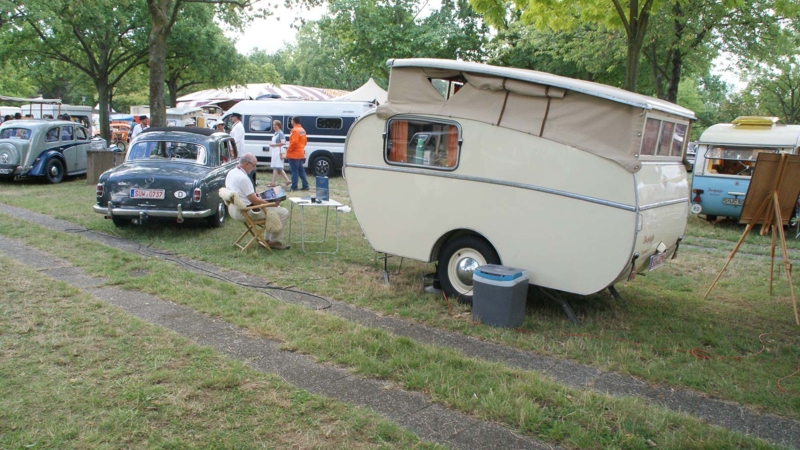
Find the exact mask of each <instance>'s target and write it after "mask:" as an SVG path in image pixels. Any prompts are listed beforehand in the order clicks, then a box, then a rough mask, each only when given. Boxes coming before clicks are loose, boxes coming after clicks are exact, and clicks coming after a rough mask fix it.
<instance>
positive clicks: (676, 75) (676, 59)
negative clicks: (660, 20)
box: [666, 1, 685, 103]
mask: <svg viewBox="0 0 800 450" xmlns="http://www.w3.org/2000/svg"><path fill="white" fill-rule="evenodd" d="M672 14H673V17H675V19H674V25H675V36H674V37H673V40H672V42H673V44H672V45H674V46H675V48H673V49H672V60H671V61H668V64H670V69H671V70H670V74H669V85H668V87H667V99H666V100H667V101H669V102H672V103H675V102H676V101H677V100H678V83H680V81H681V70H682V69H683V50H682V49H681V48H680V42H681V41H682V40H683V29H684V28H685V25H684V23H683V20H684V18H683V8H681V4H680V2H677V1H676V2H675V4H674V5H673V6H672Z"/></svg>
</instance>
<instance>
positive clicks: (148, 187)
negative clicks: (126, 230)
mask: <svg viewBox="0 0 800 450" xmlns="http://www.w3.org/2000/svg"><path fill="white" fill-rule="evenodd" d="M237 161H238V158H237V156H236V144H235V143H234V141H233V139H232V138H231V137H230V135H228V134H227V133H222V132H217V131H214V130H209V129H206V128H181V127H167V128H150V129H148V130H146V131H144V132H142V133H141V134H139V135H138V136H136V138H135V139H134V140H133V141H132V142H131V145H130V147H129V148H128V154H127V155H126V157H125V162H124V163H123V164H121V165H119V166H117V167H115V168H113V169H111V170H109V171H107V172H105V173H103V174H102V175H100V179H99V182H98V183H97V204H96V205H94V212H96V213H98V214H103V215H104V216H105V218H106V219H111V220H113V221H114V225H116V226H118V227H122V226H127V225H130V224H131V223H132V221H136V223H139V224H141V223H144V222H145V221H146V220H147V219H148V218H151V217H159V218H174V219H175V220H176V221H177V222H178V223H181V222H183V221H184V220H185V219H200V220H204V221H206V222H207V223H208V225H209V226H211V227H220V226H222V224H223V223H224V221H225V212H226V210H225V205H224V204H223V203H222V201H221V200H220V198H219V194H218V191H219V188H221V187H224V186H225V176H226V175H227V174H228V171H230V170H231V169H233V168H234V167H236V164H237Z"/></svg>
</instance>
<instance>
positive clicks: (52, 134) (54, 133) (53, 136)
mask: <svg viewBox="0 0 800 450" xmlns="http://www.w3.org/2000/svg"><path fill="white" fill-rule="evenodd" d="M44 141H45V142H58V127H56V128H50V129H49V130H47V134H46V135H45V136H44Z"/></svg>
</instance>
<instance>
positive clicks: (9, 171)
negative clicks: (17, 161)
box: [0, 169, 14, 173]
mask: <svg viewBox="0 0 800 450" xmlns="http://www.w3.org/2000/svg"><path fill="white" fill-rule="evenodd" d="M13 171H14V169H0V173H11V172H13Z"/></svg>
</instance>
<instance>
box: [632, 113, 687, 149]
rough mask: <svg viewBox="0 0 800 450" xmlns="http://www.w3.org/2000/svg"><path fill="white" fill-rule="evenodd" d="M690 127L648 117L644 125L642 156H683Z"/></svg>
mask: <svg viewBox="0 0 800 450" xmlns="http://www.w3.org/2000/svg"><path fill="white" fill-rule="evenodd" d="M687 130H688V125H686V124H683V123H676V122H672V121H669V120H665V119H659V118H654V117H648V118H647V122H645V125H644V134H643V137H642V147H641V150H640V152H639V154H640V155H641V156H681V154H682V153H683V145H684V141H685V140H686V131H687Z"/></svg>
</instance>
